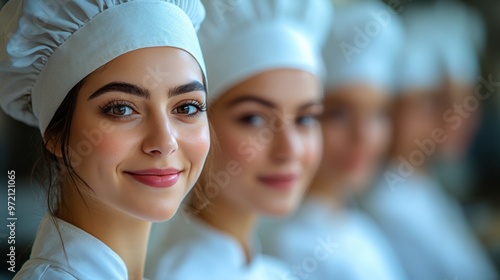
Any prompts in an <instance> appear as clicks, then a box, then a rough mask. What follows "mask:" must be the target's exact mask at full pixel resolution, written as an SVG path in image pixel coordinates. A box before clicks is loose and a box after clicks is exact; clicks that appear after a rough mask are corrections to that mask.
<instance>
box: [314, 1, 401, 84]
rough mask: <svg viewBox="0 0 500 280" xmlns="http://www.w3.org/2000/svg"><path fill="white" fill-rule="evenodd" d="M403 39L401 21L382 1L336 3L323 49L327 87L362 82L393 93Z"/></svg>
mask: <svg viewBox="0 0 500 280" xmlns="http://www.w3.org/2000/svg"><path fill="white" fill-rule="evenodd" d="M404 40H405V31H404V27H403V22H402V20H401V19H400V17H399V16H398V15H397V12H396V11H394V10H393V9H392V8H391V7H389V6H387V5H385V4H384V3H382V2H381V1H377V0H374V1H370V0H364V1H348V2H346V1H339V2H335V20H334V22H333V25H332V29H331V31H330V36H329V38H328V41H327V44H326V45H325V48H324V50H323V55H324V59H325V65H326V69H327V75H326V81H325V83H326V87H327V88H330V89H333V88H336V87H340V86H344V85H349V84H356V83H363V84H368V85H370V86H374V87H380V88H382V89H384V92H391V90H392V89H393V88H394V86H395V74H396V62H397V61H398V59H399V57H400V55H401V52H402V47H403V44H404ZM328 92H333V91H328Z"/></svg>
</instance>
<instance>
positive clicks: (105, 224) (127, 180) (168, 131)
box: [57, 47, 210, 279]
mask: <svg viewBox="0 0 500 280" xmlns="http://www.w3.org/2000/svg"><path fill="white" fill-rule="evenodd" d="M155 69H160V70H161V71H160V72H158V73H160V74H161V78H158V79H155V77H158V76H154V75H153V74H151V73H153V72H152V71H154V70H155ZM202 81H203V76H202V72H201V70H200V67H199V66H198V64H197V62H196V60H195V59H194V58H193V57H191V56H190V55H189V54H188V53H186V52H184V51H182V50H180V49H175V48H169V47H158V48H146V49H140V50H136V51H132V52H129V53H126V54H124V55H122V56H120V57H118V58H116V59H114V60H113V61H111V62H110V63H108V64H107V65H105V66H103V67H101V68H100V69H98V70H97V71H95V72H94V73H93V74H91V75H90V76H89V77H88V78H87V79H86V81H85V83H84V85H83V87H82V88H81V90H80V92H79V93H78V97H77V103H76V109H75V112H74V117H73V120H72V127H71V131H70V143H69V147H70V149H72V150H73V151H79V150H78V147H79V146H78V145H81V143H82V142H84V141H88V142H90V141H89V137H88V135H89V132H92V131H93V132H96V131H100V132H101V134H100V135H101V137H100V138H99V137H95V138H93V141H94V142H92V145H91V151H90V152H85V153H83V154H82V153H80V154H79V156H81V158H82V160H81V161H73V162H72V165H73V168H74V169H75V171H76V173H77V174H78V175H79V176H80V177H81V178H82V179H83V180H84V181H85V182H86V184H87V185H88V187H87V186H85V185H83V184H81V183H78V184H77V185H74V184H72V183H70V182H69V181H68V180H65V181H64V183H63V186H62V190H63V192H62V204H61V205H60V207H59V211H58V212H57V216H58V217H59V218H61V219H63V220H65V221H68V222H69V223H71V224H73V225H75V226H77V227H79V228H81V229H83V230H84V231H86V232H88V233H90V234H91V235H93V236H95V237H96V238H98V239H99V240H101V241H103V242H104V243H105V244H106V245H108V246H109V247H110V248H111V249H112V250H113V251H115V252H116V253H117V254H118V255H119V256H120V257H121V258H122V259H123V261H124V262H125V264H126V265H127V269H128V273H129V279H142V275H143V272H144V260H145V255H146V247H147V241H148V235H149V231H150V227H151V222H152V221H165V220H168V219H170V218H171V217H172V216H173V215H174V214H175V212H176V211H177V209H178V207H179V205H180V203H181V201H182V199H183V198H184V197H185V195H186V194H187V192H188V191H189V190H190V189H191V188H192V186H193V185H194V183H195V181H196V180H197V178H198V177H199V175H200V173H201V170H202V166H203V164H204V161H205V158H206V156H207V153H208V150H209V146H210V135H209V127H208V120H207V116H206V112H203V111H202V110H200V108H201V107H202V106H199V105H203V104H204V103H205V102H206V93H205V90H204V87H203V86H202V84H203V82H202ZM114 82H121V83H127V84H131V85H134V86H136V87H140V88H142V89H144V90H147V91H148V92H149V97H147V98H146V97H144V96H138V95H134V94H131V93H130V92H129V91H130V87H121V88H116V87H115V88H112V89H111V90H105V91H101V93H102V94H100V95H99V94H94V93H96V91H99V89H102V88H103V86H106V85H109V84H110V83H114ZM192 82H195V83H198V85H201V87H200V86H198V87H193V86H192V87H191V88H189V87H184V90H181V91H179V90H178V89H179V86H182V85H186V84H189V83H192ZM192 85H193V84H192ZM176 89H177V91H176ZM169 92H177V93H178V94H177V95H173V96H169ZM96 95H97V96H96ZM103 127H106V129H102V128H103ZM80 151H81V149H80ZM59 156H60V155H59ZM151 168H159V169H165V168H176V169H178V170H180V171H181V172H180V175H179V179H178V181H177V182H176V183H175V184H174V185H173V186H171V187H163V188H158V187H156V188H155V187H152V186H149V185H146V184H144V183H141V182H139V181H137V180H136V179H134V177H133V176H131V175H130V173H128V172H130V171H137V170H144V169H151Z"/></svg>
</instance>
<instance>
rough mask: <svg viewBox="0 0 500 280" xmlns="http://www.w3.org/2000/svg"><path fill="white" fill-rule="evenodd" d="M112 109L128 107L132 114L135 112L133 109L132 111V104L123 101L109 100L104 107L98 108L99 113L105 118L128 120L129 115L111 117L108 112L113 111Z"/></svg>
mask: <svg viewBox="0 0 500 280" xmlns="http://www.w3.org/2000/svg"><path fill="white" fill-rule="evenodd" d="M114 107H129V108H131V109H132V110H133V111H134V112H137V111H136V110H135V109H134V104H132V103H130V102H128V101H125V100H118V99H112V100H110V101H109V102H108V103H106V105H104V106H99V109H100V110H101V112H102V113H103V114H105V115H106V116H108V117H111V118H113V119H121V120H123V119H127V118H130V117H131V115H127V116H118V115H113V114H111V113H110V110H111V109H113V108H114Z"/></svg>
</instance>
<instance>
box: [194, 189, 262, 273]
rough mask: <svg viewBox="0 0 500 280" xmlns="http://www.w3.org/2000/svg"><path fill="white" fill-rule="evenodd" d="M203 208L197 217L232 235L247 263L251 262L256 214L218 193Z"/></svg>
mask: <svg viewBox="0 0 500 280" xmlns="http://www.w3.org/2000/svg"><path fill="white" fill-rule="evenodd" d="M210 203H211V204H210V205H209V206H208V207H207V208H205V209H203V210H202V211H201V212H200V213H199V214H198V215H199V217H200V218H201V219H202V220H203V221H205V222H206V223H208V224H209V225H211V226H212V227H214V228H216V229H218V230H220V231H223V232H225V233H227V234H228V235H230V236H232V237H234V238H235V239H236V240H237V241H238V243H239V244H240V246H241V247H242V249H243V251H244V253H245V256H246V260H247V263H249V262H251V256H252V252H251V248H250V245H251V244H252V241H253V240H252V238H253V236H254V230H255V224H256V220H257V215H256V214H255V213H254V212H252V211H248V210H246V209H242V208H241V207H239V206H237V205H235V204H233V203H231V201H229V200H228V199H225V198H224V197H223V195H219V196H217V197H216V198H214V199H213V200H211V202H210Z"/></svg>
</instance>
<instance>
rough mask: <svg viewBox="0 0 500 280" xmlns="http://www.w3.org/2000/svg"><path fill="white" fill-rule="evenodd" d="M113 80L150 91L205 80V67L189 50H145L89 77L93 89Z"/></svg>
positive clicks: (117, 59) (87, 81)
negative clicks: (201, 65) (203, 72)
mask: <svg viewBox="0 0 500 280" xmlns="http://www.w3.org/2000/svg"><path fill="white" fill-rule="evenodd" d="M112 81H124V82H128V83H133V84H136V85H138V86H141V87H144V88H146V89H150V90H152V89H154V88H155V87H171V86H177V85H179V84H182V83H186V82H191V81H203V76H202V72H201V68H200V67H199V65H198V63H197V62H196V60H195V59H194V58H193V57H192V56H191V55H190V54H189V53H187V52H186V51H183V50H181V49H177V48H172V47H156V48H144V49H138V50H134V51H131V52H128V53H125V54H123V55H121V56H119V57H117V58H115V59H113V60H112V61H110V62H109V63H107V64H106V65H104V66H102V67H100V68H99V69H97V70H96V71H94V72H93V73H92V74H90V75H89V76H88V77H87V78H86V84H90V87H98V86H99V85H101V86H102V85H104V84H107V83H109V82H112Z"/></svg>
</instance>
